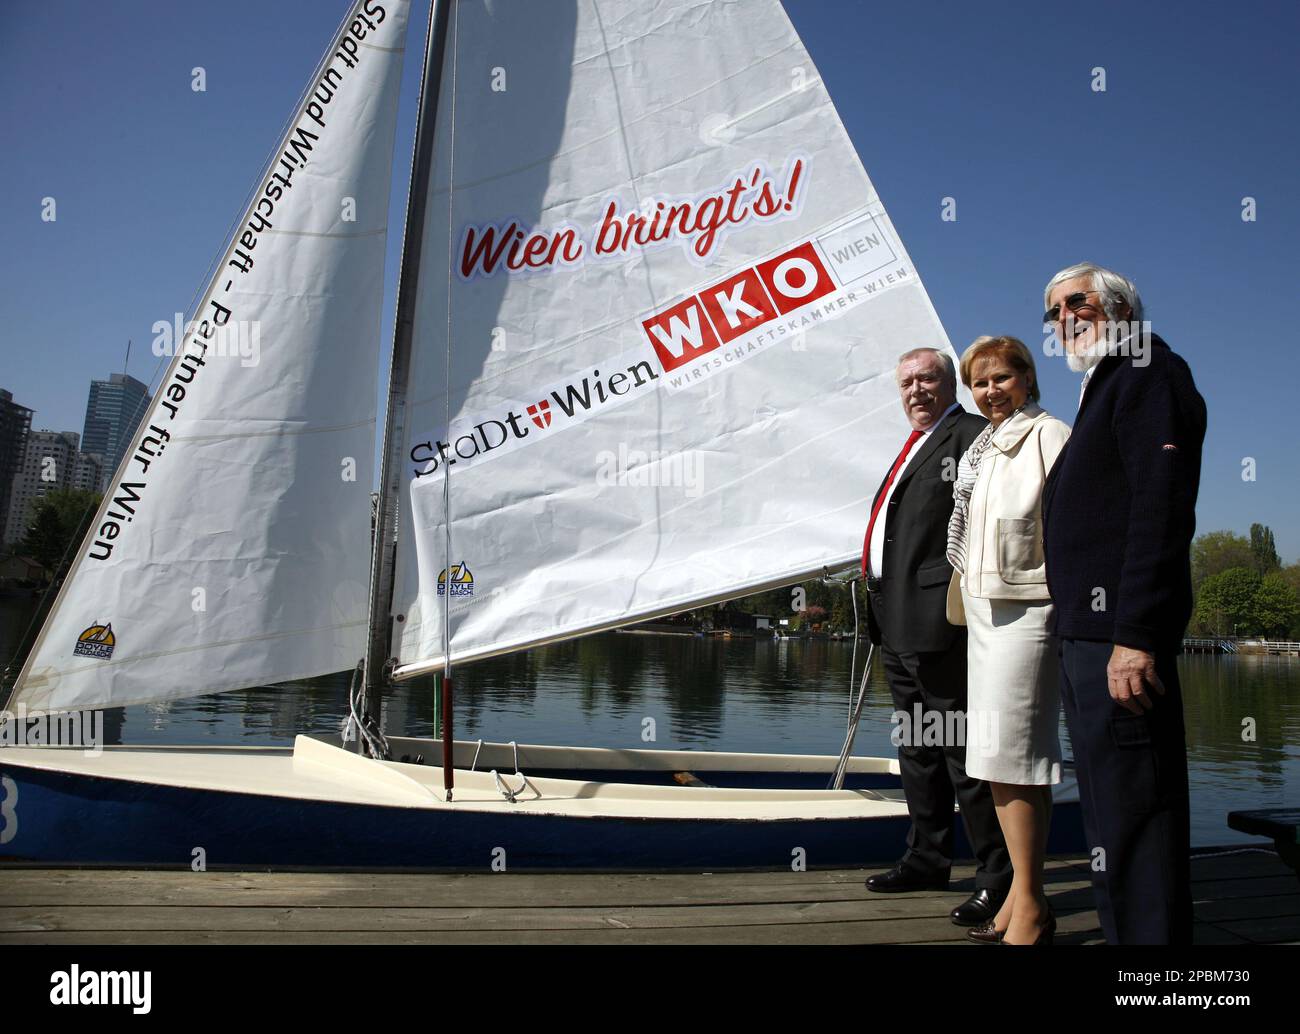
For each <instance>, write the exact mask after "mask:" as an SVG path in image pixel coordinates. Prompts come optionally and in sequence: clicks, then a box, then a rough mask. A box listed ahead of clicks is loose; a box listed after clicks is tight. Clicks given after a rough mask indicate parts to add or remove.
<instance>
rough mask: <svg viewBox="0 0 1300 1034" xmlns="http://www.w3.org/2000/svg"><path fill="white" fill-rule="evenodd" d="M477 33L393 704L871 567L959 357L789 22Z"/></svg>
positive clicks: (462, 7)
mask: <svg viewBox="0 0 1300 1034" xmlns="http://www.w3.org/2000/svg"><path fill="white" fill-rule="evenodd" d="M451 17H452V23H451V28H450V29H449V32H448V50H447V56H446V59H445V63H444V75H443V80H442V90H441V96H440V103H439V112H438V118H439V136H438V143H437V147H436V154H437V156H438V157H437V160H436V161H437V165H436V169H435V173H434V177H433V180H434V182H433V185H432V187H431V190H432V194H431V196H430V199H429V210H428V215H427V222H426V234H427V237H426V251H425V258H424V262H423V266H422V276H421V286H420V294H419V312H418V317H417V323H416V327H415V347H414V355H413V360H412V374H411V377H410V380H409V383H408V393H407V398H408V417H407V430H408V443H407V450H406V455H407V470H406V477H407V479H408V480H407V493H406V498H405V500H404V502H403V518H402V521H401V535H400V537H399V545H398V579H397V590H396V597H395V602H394V619H395V621H396V624H395V625H394V641H395V642H396V643H397V644H398V645H397V647H396V649H395V652H396V654H397V660H398V666H397V668H396V675H397V677H398V678H402V677H407V676H411V675H415V674H419V673H421V672H425V671H429V670H432V669H436V668H437V667H439V666H440V665H441V664H442V663H443V652H444V651H443V627H442V621H443V616H442V613H443V612H442V608H443V606H444V604H446V605H449V606H450V636H451V638H450V641H451V657H452V660H453V661H456V660H469V659H473V658H476V657H485V656H490V655H493V654H499V653H504V652H507V651H510V650H516V649H521V648H524V647H528V646H530V645H535V644H538V643H543V642H547V641H553V640H557V639H563V638H566V637H569V636H573V635H577V634H581V633H583V632H587V631H591V630H595V629H600V628H609V627H615V626H617V625H620V624H626V623H628V622H630V621H634V620H637V619H641V618H647V617H651V616H655V615H660V614H667V613H672V612H675V611H680V610H683V609H687V608H689V607H691V606H694V605H697V604H700V603H701V602H704V601H709V600H717V599H725V598H729V597H734V596H738V595H743V594H745V593H746V592H748V591H753V590H756V589H758V588H760V587H764V586H773V585H780V584H788V583H790V582H793V581H797V580H799V579H800V578H802V577H806V576H809V575H811V574H814V573H819V572H820V571H821V570H822V568H823V566H824V565H838V564H843V563H846V562H849V561H851V560H852V559H853V558H854V557H856V556H857V555H858V554H859V552H860V550H861V548H862V535H863V529H864V527H865V525H866V521H867V517H868V508H869V505H870V501H871V496H872V493H873V492H874V490H875V488H876V486H877V485H878V484H879V481H880V478H881V476H882V475H883V473H884V470H885V469H886V467H887V465H888V463H889V461H890V460H891V459H892V458H893V456H894V455H895V454H896V453H897V450H898V446H899V443H900V442H901V441H902V439H903V438H904V437H905V435H906V427H905V422H904V418H903V414H902V411H901V406H900V405H899V401H898V391H897V387H896V386H895V383H894V380H893V376H892V373H893V368H894V364H895V362H896V360H897V357H898V356H899V354H900V353H901V352H903V351H905V350H907V349H909V348H914V347H918V346H930V347H938V348H945V349H947V348H949V345H948V341H947V338H946V336H945V334H944V331H943V328H942V326H941V325H940V323H939V320H938V318H937V316H936V315H935V312H934V309H933V307H932V306H931V304H930V301H929V299H928V297H927V295H926V293H925V290H924V288H923V286H922V284H921V281H920V278H919V277H918V275H917V273H916V270H915V269H914V268H913V266H912V264H911V262H910V260H909V259H908V256H907V253H906V251H905V250H904V248H903V246H902V243H901V242H900V241H899V239H898V235H897V234H896V233H895V231H894V228H893V226H892V225H891V223H890V221H889V218H888V216H887V215H886V213H885V210H884V207H883V205H882V204H881V203H880V200H879V198H878V197H877V196H876V193H875V191H874V189H873V188H872V186H871V182H870V180H869V179H868V178H867V175H866V172H865V171H864V169H863V167H862V164H861V162H860V161H859V160H858V157H857V154H856V153H855V151H854V149H853V146H852V144H851V143H850V141H849V139H848V136H847V134H846V133H845V130H844V127H843V125H842V124H841V122H840V119H839V117H838V115H837V114H836V112H835V108H834V106H833V104H832V103H831V100H830V98H829V96H828V95H827V92H826V90H825V88H824V87H823V85H822V83H821V81H820V79H819V78H818V75H817V71H816V69H815V68H814V66H813V64H812V62H811V60H810V59H809V57H808V54H807V52H806V51H805V49H804V47H803V45H802V44H801V42H800V40H799V38H798V35H797V34H796V33H795V31H794V29H793V27H792V26H791V24H790V22H789V20H788V19H787V17H786V15H785V12H784V11H783V10H782V8H781V6H780V4H779V3H778V2H777V0H746V2H743V3H742V2H728V0H717V2H712V3H702V2H700V0H662V2H658V3H653V4H648V3H644V2H638V0H577V2H575V3H568V4H533V3H529V2H519V0H516V2H503V0H462V2H460V3H459V4H457V5H456V8H455V9H453V11H452V16H451ZM453 117H454V126H453ZM451 164H454V179H453V178H451V176H450V169H449V166H450V165H451ZM449 180H450V181H451V182H452V183H454V190H453V191H452V192H451V195H450V200H449V197H448V183H449ZM449 267H450V269H449ZM449 285H450V286H449ZM448 310H449V311H448ZM448 324H450V334H451V340H452V348H451V352H450V386H451V390H450V399H448V397H447V394H446V392H445V387H446V384H447V376H446V374H445V373H444V369H445V366H446V364H447V362H448V360H447V356H446V343H447V336H448ZM448 414H449V416H448ZM448 469H450V485H449V486H448V487H449V495H450V508H451V515H450V521H451V523H450V550H449V551H448V547H447V544H446V542H445V531H446V515H445V514H444V513H443V484H442V479H443V476H444V474H445V473H446V472H447V471H448Z"/></svg>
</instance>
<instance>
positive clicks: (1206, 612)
mask: <svg viewBox="0 0 1300 1034" xmlns="http://www.w3.org/2000/svg"><path fill="white" fill-rule="evenodd" d="M1259 584H1260V577H1259V574H1258V573H1256V572H1255V571H1254V570H1252V569H1251V568H1249V567H1232V568H1229V569H1228V570H1226V571H1221V572H1219V573H1218V574H1215V575H1211V576H1210V577H1209V578H1207V579H1205V581H1204V582H1203V583H1202V584H1201V591H1200V593H1199V594H1198V595H1197V597H1196V611H1195V617H1196V623H1197V625H1198V627H1200V628H1202V629H1203V630H1205V631H1207V632H1212V633H1214V634H1215V635H1232V634H1233V633H1234V631H1236V632H1242V633H1245V634H1246V635H1252V634H1254V632H1255V612H1254V611H1255V593H1256V591H1257V590H1258V588H1259ZM1238 626H1240V627H1238Z"/></svg>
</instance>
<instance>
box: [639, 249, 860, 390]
mask: <svg viewBox="0 0 1300 1034" xmlns="http://www.w3.org/2000/svg"><path fill="white" fill-rule="evenodd" d="M834 290H835V282H834V281H833V280H832V279H831V275H830V273H828V272H827V271H826V267H825V266H824V265H822V261H821V259H820V258H819V257H818V256H817V250H816V249H815V248H814V247H813V243H812V241H805V242H804V243H803V244H800V245H798V246H797V247H794V248H791V249H790V250H789V251H787V252H784V253H783V254H781V255H777V256H776V257H775V258H770V259H768V260H767V261H765V262H760V263H758V264H757V265H755V266H752V267H750V268H749V269H746V270H744V271H743V272H740V273H736V274H733V275H732V276H729V277H727V279H725V280H722V281H720V282H718V283H716V284H714V285H713V286H712V287H710V288H707V289H706V290H703V291H701V292H699V294H694V295H691V296H690V297H689V298H687V299H686V300H685V301H680V302H678V303H676V304H675V305H672V306H670V307H669V308H667V309H664V310H663V312H660V313H657V314H656V315H654V316H651V317H649V318H648V319H645V320H642V321H641V326H642V327H643V328H645V333H646V336H647V337H648V338H649V339H650V344H651V345H652V346H653V347H654V350H655V355H656V356H658V357H659V363H660V365H661V366H662V367H663V369H664V372H665V373H668V372H671V371H672V370H676V369H677V368H678V367H680V366H685V365H686V364H687V363H690V362H693V361H694V360H696V359H698V358H699V357H700V356H702V355H707V354H708V353H709V352H712V351H713V350H714V349H716V348H719V347H721V346H722V345H724V344H726V343H727V342H728V341H731V340H733V339H734V338H737V337H740V336H741V335H742V334H747V333H749V332H750V331H751V330H753V329H755V328H756V327H760V326H762V325H763V324H764V323H767V322H768V321H769V320H774V319H776V318H777V316H780V315H784V314H785V313H787V312H792V311H793V310H795V309H797V308H799V307H800V306H803V305H807V304H808V303H809V302H814V301H816V300H817V299H818V298H821V297H823V296H824V295H827V294H830V293H831V292H832V291H834Z"/></svg>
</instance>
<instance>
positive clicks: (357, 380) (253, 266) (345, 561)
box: [12, 0, 409, 710]
mask: <svg viewBox="0 0 1300 1034" xmlns="http://www.w3.org/2000/svg"><path fill="white" fill-rule="evenodd" d="M408 13H409V4H408V2H407V0H358V2H357V3H356V4H355V5H354V6H353V8H352V10H351V11H350V13H349V14H348V16H347V18H346V19H345V20H344V22H343V24H342V25H341V26H340V28H339V30H338V32H337V34H336V35H335V37H334V39H333V41H332V43H331V44H330V47H329V49H328V50H327V51H326V52H325V54H324V56H323V58H322V60H321V63H320V65H319V66H318V68H317V69H316V71H315V73H314V74H313V77H312V79H311V80H310V82H309V83H308V86H307V89H306V91H305V93H304V100H303V102H302V105H301V106H300V107H299V109H298V110H297V113H296V115H295V116H294V118H293V119H292V120H291V121H290V122H289V129H288V131H287V133H286V135H285V137H284V138H283V139H282V140H281V141H280V144H279V147H278V148H277V150H276V151H275V152H274V154H273V156H272V158H271V159H270V161H269V163H268V165H267V168H266V170H265V171H264V174H263V177H262V178H261V180H260V181H259V182H258V186H257V189H256V191H255V192H254V195H253V200H252V202H251V203H250V204H249V206H248V208H247V210H246V211H245V212H244V215H243V218H242V220H241V221H240V223H239V224H238V227H237V229H236V230H235V234H234V239H233V240H232V241H231V243H230V245H229V249H228V250H227V252H226V254H225V257H224V258H223V260H222V262H221V264H220V266H219V268H218V269H217V272H216V275H215V277H214V278H213V280H212V282H211V283H210V284H209V285H208V287H207V289H206V290H205V292H204V294H203V295H202V296H201V299H202V300H201V302H200V304H199V306H198V308H197V310H196V312H195V317H194V325H193V326H192V328H191V329H187V331H186V334H185V336H184V338H183V340H181V341H178V342H176V346H177V347H176V354H175V356H174V358H173V359H172V361H171V364H170V366H169V368H168V370H167V372H166V374H165V376H164V377H163V379H162V380H161V382H160V385H159V389H158V392H157V394H156V396H155V398H154V401H153V403H152V405H151V406H150V408H149V411H148V413H147V414H146V415H145V417H144V420H143V422H142V424H141V427H140V430H139V432H138V433H137V436H136V441H135V442H134V445H133V448H132V449H131V451H130V452H128V454H127V456H126V459H125V460H124V462H123V464H122V466H121V469H119V470H118V472H117V474H116V476H115V477H114V479H113V481H112V485H111V487H110V489H109V490H108V492H107V494H106V496H105V500H104V503H103V506H102V507H101V508H100V511H99V513H98V515H97V517H96V519H95V523H94V524H93V526H92V531H91V534H90V535H89V537H88V538H87V540H86V542H85V543H84V544H83V545H82V547H81V550H80V552H79V553H78V555H77V557H76V560H75V563H74V565H73V567H72V569H71V571H70V573H69V575H68V577H67V579H66V581H65V583H64V586H63V589H62V591H61V593H60V595H59V597H58V599H57V601H56V603H55V605H54V608H53V610H52V612H51V615H50V617H49V618H48V620H47V621H46V624H45V626H44V628H43V629H42V632H41V635H40V637H39V639H38V640H37V643H36V645H35V647H34V648H33V650H32V653H31V655H30V657H29V659H28V662H27V664H26V666H25V668H24V670H23V672H22V674H21V675H20V677H19V680H18V682H17V684H16V687H15V694H14V696H13V698H12V699H13V700H14V701H15V702H17V703H19V704H23V705H26V706H27V707H28V708H29V709H32V710H36V709H49V710H61V709H77V708H85V707H105V706H123V705H126V704H133V703H139V702H144V701H158V700H165V699H170V698H176V697H186V696H194V695H197V694H201V693H211V692H216V691H219V690H224V689H233V688H239V687H243V686H248V685H255V684H260V683H264V682H274V681H282V680H288V679H293V678H300V677H307V676H312V675H318V674H322V673H325V672H332V671H339V670H341V669H346V668H350V667H352V666H353V665H354V664H356V662H357V659H358V658H359V657H360V656H361V655H362V653H363V652H364V643H365V624H366V604H367V593H368V588H369V586H368V568H369V550H368V549H367V543H368V541H369V533H370V526H369V521H370V492H371V486H372V483H373V475H374V470H373V468H374V460H373V454H374V431H375V377H376V369H377V366H378V353H379V349H378V344H379V329H380V326H379V324H380V306H381V301H382V291H383V274H384V257H385V239H386V229H387V225H386V224H387V219H388V201H389V184H390V181H391V165H392V152H393V134H394V129H395V124H396V114H397V101H398V91H399V86H400V80H401V70H402V57H403V51H404V44H405V30H406V23H407V16H408ZM236 328H238V331H239V333H238V335H236V334H235V333H233V332H234V331H235V330H236Z"/></svg>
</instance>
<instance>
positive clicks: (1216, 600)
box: [1191, 524, 1300, 639]
mask: <svg viewBox="0 0 1300 1034" xmlns="http://www.w3.org/2000/svg"><path fill="white" fill-rule="evenodd" d="M1192 586H1193V589H1194V591H1195V593H1196V606H1195V610H1194V611H1193V614H1192V623H1191V628H1192V631H1193V632H1194V633H1195V634H1198V635H1234V634H1236V635H1241V636H1263V637H1265V638H1273V639H1282V638H1286V639H1296V638H1300V564H1290V565H1288V566H1286V567H1283V566H1282V561H1281V558H1280V557H1279V556H1278V552H1277V544H1276V542H1275V541H1274V538H1273V531H1272V529H1271V528H1269V527H1268V526H1267V525H1264V524H1252V525H1251V526H1250V538H1249V539H1247V538H1246V537H1245V536H1242V535H1237V534H1234V533H1233V532H1230V531H1211V532H1207V533H1206V534H1204V535H1201V536H1200V537H1198V538H1197V539H1196V541H1194V542H1193V543H1192Z"/></svg>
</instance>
